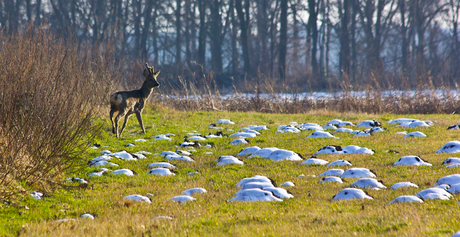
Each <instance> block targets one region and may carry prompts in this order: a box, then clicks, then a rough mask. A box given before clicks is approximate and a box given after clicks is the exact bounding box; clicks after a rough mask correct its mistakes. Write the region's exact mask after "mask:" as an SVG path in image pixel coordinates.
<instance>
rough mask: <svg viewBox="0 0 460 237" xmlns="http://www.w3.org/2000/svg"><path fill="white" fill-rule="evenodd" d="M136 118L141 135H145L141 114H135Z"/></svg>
mask: <svg viewBox="0 0 460 237" xmlns="http://www.w3.org/2000/svg"><path fill="white" fill-rule="evenodd" d="M136 118H137V121H138V122H139V125H140V126H141V128H142V133H145V128H144V122H143V121H142V114H141V112H136Z"/></svg>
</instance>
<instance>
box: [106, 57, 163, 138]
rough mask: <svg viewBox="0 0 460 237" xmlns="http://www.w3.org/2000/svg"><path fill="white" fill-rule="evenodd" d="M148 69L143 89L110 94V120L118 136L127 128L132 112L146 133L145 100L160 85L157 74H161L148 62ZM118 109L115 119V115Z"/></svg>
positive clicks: (113, 130) (145, 73) (145, 72)
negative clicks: (123, 118)
mask: <svg viewBox="0 0 460 237" xmlns="http://www.w3.org/2000/svg"><path fill="white" fill-rule="evenodd" d="M145 66H146V67H147V69H145V70H144V77H145V81H144V83H143V84H142V87H141V89H139V90H133V91H119V92H116V93H114V94H113V95H112V96H110V120H111V121H112V132H113V133H115V134H116V135H117V138H119V137H120V136H121V134H122V133H123V130H124V129H125V126H126V123H127V122H128V119H129V117H130V116H131V115H132V114H134V113H135V114H136V117H137V121H138V122H139V125H140V126H141V128H142V132H143V133H145V129H144V123H143V121H142V115H141V114H142V110H143V109H144V107H145V102H146V101H147V99H148V98H149V96H150V94H151V93H152V89H153V88H155V87H158V86H160V84H159V83H158V81H157V76H158V74H160V70H158V71H156V72H155V70H154V69H153V66H152V67H149V65H148V64H147V63H146V64H145ZM117 111H118V114H117V116H116V117H115V121H114V118H113V115H114V113H115V112H117ZM121 117H125V121H124V122H123V127H121V131H120V133H118V121H119V120H120V118H121Z"/></svg>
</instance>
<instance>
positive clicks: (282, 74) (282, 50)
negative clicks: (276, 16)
mask: <svg viewBox="0 0 460 237" xmlns="http://www.w3.org/2000/svg"><path fill="white" fill-rule="evenodd" d="M280 7H281V15H280V42H279V54H278V71H279V78H280V80H281V81H283V82H284V81H285V79H286V53H287V27H288V25H287V8H288V4H287V0H281V4H280Z"/></svg>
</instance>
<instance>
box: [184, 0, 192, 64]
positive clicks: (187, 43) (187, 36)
mask: <svg viewBox="0 0 460 237" xmlns="http://www.w3.org/2000/svg"><path fill="white" fill-rule="evenodd" d="M190 1H191V0H185V17H184V21H185V31H184V39H185V61H186V62H190V61H191V60H192V51H191V49H190V45H191V41H192V39H191V38H192V37H190V31H191V28H192V27H191V26H192V25H193V24H192V23H191V12H192V9H191V8H192V5H191V3H190Z"/></svg>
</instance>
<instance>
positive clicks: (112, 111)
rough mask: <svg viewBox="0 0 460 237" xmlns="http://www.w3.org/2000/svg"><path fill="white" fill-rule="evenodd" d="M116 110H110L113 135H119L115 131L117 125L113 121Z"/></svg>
mask: <svg viewBox="0 0 460 237" xmlns="http://www.w3.org/2000/svg"><path fill="white" fill-rule="evenodd" d="M115 111H116V110H115V108H113V107H112V108H110V121H111V122H112V133H117V131H116V130H115V123H114V121H113V114H114V113H115ZM117 130H118V126H117Z"/></svg>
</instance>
